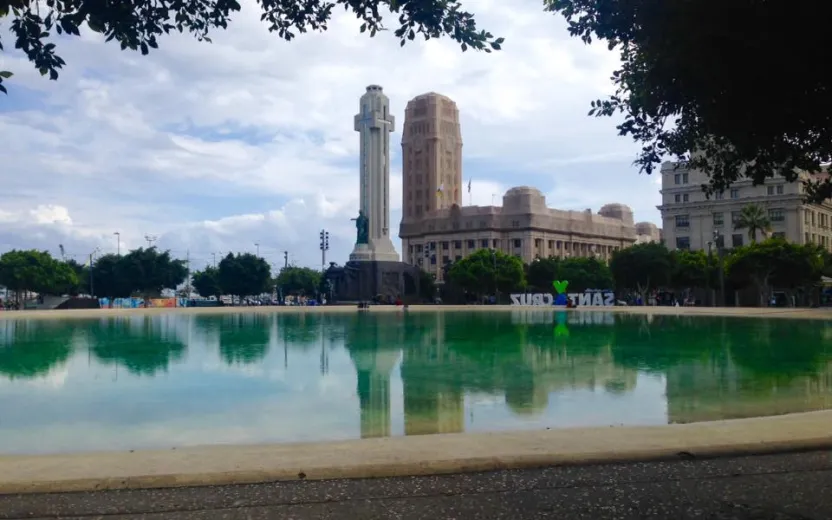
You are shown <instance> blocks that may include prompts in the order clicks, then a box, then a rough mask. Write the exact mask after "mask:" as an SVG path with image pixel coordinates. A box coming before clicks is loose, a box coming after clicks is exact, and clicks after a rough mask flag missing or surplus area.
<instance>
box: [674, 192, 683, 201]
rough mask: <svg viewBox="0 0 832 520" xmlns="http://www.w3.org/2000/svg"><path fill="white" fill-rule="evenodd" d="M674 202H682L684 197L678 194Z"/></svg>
mask: <svg viewBox="0 0 832 520" xmlns="http://www.w3.org/2000/svg"><path fill="white" fill-rule="evenodd" d="M673 200H674V202H681V200H682V196H681V195H679V194H678V193H677V194H676V196H675V197H673Z"/></svg>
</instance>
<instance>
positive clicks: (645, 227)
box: [636, 222, 659, 235]
mask: <svg viewBox="0 0 832 520" xmlns="http://www.w3.org/2000/svg"><path fill="white" fill-rule="evenodd" d="M658 230H659V227H658V226H657V225H655V224H653V223H652V222H637V223H636V233H637V234H639V235H650V234H653V233H655V232H658Z"/></svg>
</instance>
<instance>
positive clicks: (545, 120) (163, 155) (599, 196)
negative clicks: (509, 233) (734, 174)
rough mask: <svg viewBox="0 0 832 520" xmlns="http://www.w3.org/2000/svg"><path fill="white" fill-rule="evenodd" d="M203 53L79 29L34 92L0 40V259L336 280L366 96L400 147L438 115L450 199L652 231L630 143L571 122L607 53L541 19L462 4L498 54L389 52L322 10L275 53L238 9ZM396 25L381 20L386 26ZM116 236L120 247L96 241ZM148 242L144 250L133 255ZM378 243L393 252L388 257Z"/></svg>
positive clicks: (169, 41) (173, 42) (480, 3)
mask: <svg viewBox="0 0 832 520" xmlns="http://www.w3.org/2000/svg"><path fill="white" fill-rule="evenodd" d="M242 5H243V10H242V11H241V12H240V13H238V14H237V15H236V16H234V17H233V20H232V22H231V23H230V25H229V29H228V30H227V31H216V32H215V33H214V34H212V40H213V43H206V42H198V41H196V40H195V39H193V38H192V37H190V36H188V35H178V34H177V35H170V36H165V37H163V38H161V40H160V45H159V47H160V48H159V49H158V50H155V51H153V52H152V53H151V54H150V55H148V56H142V55H141V54H139V53H138V52H132V51H121V50H120V48H119V46H118V44H113V43H109V44H105V43H104V41H103V38H102V37H101V36H100V35H98V34H96V33H93V32H92V31H89V30H86V31H82V35H81V37H80V38H79V37H73V38H64V37H61V38H59V39H57V40H55V41H56V43H57V45H58V54H59V55H60V56H61V57H63V58H64V59H65V61H66V63H67V64H66V66H65V68H64V70H63V71H62V72H61V76H60V78H59V80H58V81H48V80H47V79H46V78H44V77H42V76H41V75H40V74H39V73H38V72H37V71H36V70H35V69H34V68H33V67H32V65H31V64H30V63H28V62H27V61H26V60H25V58H24V56H23V55H22V54H21V53H19V52H18V51H16V50H15V49H14V48H13V47H14V45H13V40H12V39H11V34H10V33H9V31H8V23H3V24H0V38H2V39H3V40H2V41H3V42H4V43H5V51H3V52H0V70H10V71H12V72H13V73H14V77H12V78H11V79H9V80H7V81H6V82H4V84H5V85H6V87H7V88H8V90H9V94H8V95H6V96H3V95H2V94H0V135H2V136H3V144H4V145H5V146H3V147H2V148H1V149H0V186H2V189H0V253H2V252H5V251H8V250H10V249H15V248H17V249H29V248H36V249H41V250H49V251H50V252H52V253H53V254H54V255H55V256H56V257H58V256H60V249H59V246H60V245H63V246H64V252H65V254H66V256H67V258H69V257H74V258H76V259H79V260H82V259H85V258H88V256H89V254H90V253H91V252H93V251H95V250H96V249H97V250H99V251H101V252H102V253H115V252H116V250H117V248H119V247H120V249H121V252H122V253H123V252H125V251H127V250H129V249H131V248H135V247H140V246H145V245H147V244H148V243H152V244H153V245H155V246H157V247H160V248H162V249H169V250H170V251H171V252H172V254H174V255H175V256H178V257H181V258H186V257H187V258H188V259H189V260H190V265H191V268H192V269H201V268H203V267H205V265H208V264H210V263H212V262H213V258H214V257H215V256H216V258H220V256H221V255H225V254H227V253H228V252H230V251H233V252H252V253H254V252H257V250H258V247H257V246H256V245H255V244H259V252H260V254H261V255H262V256H263V257H265V258H266V259H267V260H268V261H269V262H270V263H272V264H273V265H274V266H275V267H277V266H281V265H282V264H283V258H284V255H283V252H284V251H288V253H289V254H288V257H289V261H290V262H291V263H292V264H294V265H300V266H307V267H320V265H321V253H320V251H319V249H318V233H319V231H320V230H321V229H326V230H328V231H329V233H330V250H329V251H328V253H327V262H329V261H335V262H338V263H343V262H345V261H346V260H347V257H348V255H349V253H350V251H351V249H352V245H353V243H354V241H355V228H354V223H353V222H351V221H350V219H351V218H353V217H355V215H356V214H357V212H358V177H359V173H358V146H359V142H358V134H357V133H356V132H354V130H353V115H354V114H356V113H357V112H358V111H359V106H358V105H359V102H358V100H359V98H360V96H361V95H362V94H363V93H364V91H365V88H366V86H367V85H370V84H380V85H382V86H383V87H384V91H385V93H386V94H387V96H388V97H389V98H390V104H391V111H392V113H393V114H394V115H395V116H396V117H397V121H398V123H399V124H398V128H397V129H396V130H397V132H396V133H395V134H394V135H393V137H392V142H394V143H397V144H398V143H399V142H400V140H401V134H400V133H399V132H398V130H400V128H401V125H400V123H401V122H402V121H403V120H404V108H405V105H406V104H407V101H408V100H409V99H411V98H413V97H415V96H417V95H419V94H422V93H425V92H431V91H432V92H438V93H440V94H444V95H447V96H449V97H451V98H452V99H453V100H454V101H456V103H457V105H458V107H459V109H460V116H461V125H462V138H463V142H464V145H463V182H464V183H465V184H466V185H467V183H468V181H471V186H472V189H471V194H470V197H469V196H468V194H465V195H464V197H463V202H464V203H465V204H469V203H473V204H479V205H489V204H491V203H492V201H493V202H495V203H497V204H500V203H501V199H502V194H503V193H504V192H505V191H506V190H507V189H509V188H510V187H512V186H522V185H526V186H534V187H536V188H538V189H540V190H541V191H542V192H543V193H544V194H545V195H546V199H547V203H548V205H549V207H553V208H560V209H576V210H584V209H587V208H591V209H592V210H593V211H598V209H600V207H601V206H602V205H604V204H606V203H611V202H619V203H624V204H627V205H629V206H630V207H631V208H632V209H633V211H634V213H635V218H636V221H644V220H646V221H652V222H654V223H657V224H660V217H659V212H658V210H657V209H656V205H657V204H659V202H660V195H659V192H658V190H659V185H658V184H657V180H658V179H657V178H656V177H655V176H654V177H650V176H647V175H643V174H640V173H639V172H638V169H637V168H636V167H634V166H633V165H632V162H633V160H634V158H635V156H636V153H637V152H638V146H637V145H636V144H635V143H633V142H632V141H631V140H630V139H629V138H624V137H619V136H618V135H617V131H616V129H615V125H616V123H617V121H616V120H615V119H610V118H603V119H597V118H591V117H588V116H587V112H588V110H589V108H590V106H589V103H590V101H592V100H594V99H597V98H601V97H605V96H606V95H608V94H610V93H612V91H613V88H614V87H613V84H612V82H611V81H610V74H611V72H612V71H613V70H614V69H615V68H616V67H617V65H618V56H617V54H616V53H614V52H610V51H608V50H607V48H606V45H604V44H603V43H596V44H593V45H589V46H587V45H585V44H583V43H582V42H581V41H580V40H579V39H575V38H571V37H570V36H569V34H568V32H567V29H566V23H565V21H564V20H563V18H561V17H560V16H559V15H554V14H550V13H545V12H543V6H542V2H538V1H533V0H521V1H518V2H512V3H511V5H508V4H506V3H505V2H497V1H496V0H476V1H473V0H472V1H470V2H467V3H464V6H465V8H466V9H468V10H470V11H472V12H474V13H475V14H476V16H477V21H478V24H479V25H480V26H481V27H482V28H483V29H486V30H488V31H490V32H492V33H493V34H495V35H496V36H502V37H504V38H505V43H504V45H503V50H502V51H499V52H494V53H491V54H486V53H477V52H472V51H468V52H465V53H463V52H462V51H461V50H460V48H459V46H458V44H456V43H455V42H453V41H451V40H450V39H442V40H430V41H427V42H425V41H422V40H421V39H418V38H417V40H416V41H413V42H410V43H409V44H407V45H406V46H405V47H400V46H399V42H398V40H397V39H396V38H395V37H394V36H393V35H392V33H391V32H382V33H379V34H378V35H377V36H376V37H375V38H370V37H369V36H368V35H367V34H360V32H359V26H360V22H359V21H358V20H357V19H356V18H355V16H354V15H351V16H350V15H347V14H344V12H343V10H338V9H336V10H335V15H334V17H333V19H332V22H331V23H330V25H329V30H328V31H327V32H325V33H306V34H302V35H299V36H298V37H297V38H296V39H295V40H293V41H292V42H286V41H284V40H282V39H280V38H279V37H278V36H277V35H276V34H270V33H269V32H268V30H267V27H266V25H265V24H264V23H262V22H260V21H259V11H258V8H257V6H256V4H255V3H254V2H252V1H249V0H246V1H244V2H242ZM391 21H395V20H391ZM391 152H392V155H391V164H392V168H391V191H390V193H391V201H390V205H391V210H392V212H391V221H392V222H399V221H400V220H401V184H402V183H401V153H400V152H401V147H400V146H398V145H397V146H395V147H391ZM116 232H118V233H119V235H115V233H116ZM145 237H150V238H151V241H150V242H148V241H146V240H145ZM394 244H396V247H397V248H398V249H399V252H401V247H400V241H399V240H398V237H394Z"/></svg>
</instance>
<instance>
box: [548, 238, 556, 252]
mask: <svg viewBox="0 0 832 520" xmlns="http://www.w3.org/2000/svg"><path fill="white" fill-rule="evenodd" d="M554 248H555V241H554V240H550V241H549V249H550V250H551V249H554Z"/></svg>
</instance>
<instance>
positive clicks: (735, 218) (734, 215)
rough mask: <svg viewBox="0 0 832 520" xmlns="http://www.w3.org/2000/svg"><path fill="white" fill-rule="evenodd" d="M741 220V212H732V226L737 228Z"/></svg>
mask: <svg viewBox="0 0 832 520" xmlns="http://www.w3.org/2000/svg"><path fill="white" fill-rule="evenodd" d="M739 220H740V212H739V211H732V212H731V225H732V226H736V225H737V222H738V221H739Z"/></svg>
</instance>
